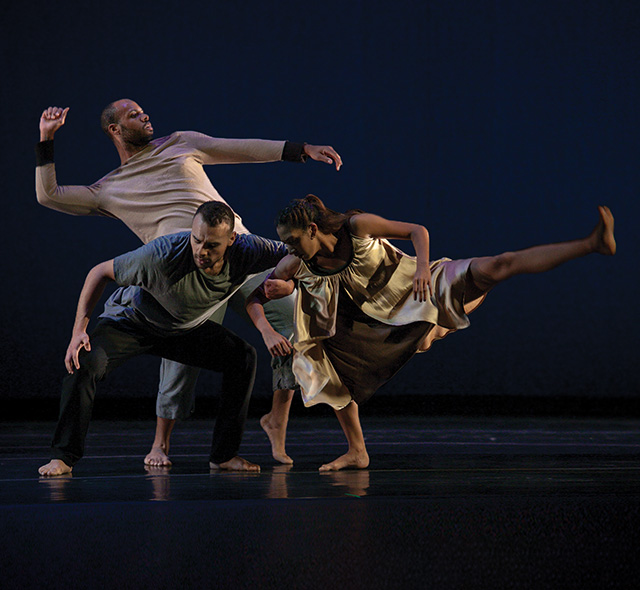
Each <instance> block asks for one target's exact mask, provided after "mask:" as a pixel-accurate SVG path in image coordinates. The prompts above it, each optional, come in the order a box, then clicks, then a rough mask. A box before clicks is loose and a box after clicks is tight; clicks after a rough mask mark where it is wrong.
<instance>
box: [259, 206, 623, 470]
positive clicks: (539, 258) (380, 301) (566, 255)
mask: <svg viewBox="0 0 640 590" xmlns="http://www.w3.org/2000/svg"><path fill="white" fill-rule="evenodd" d="M599 213H600V221H599V223H598V224H597V226H596V228H595V229H594V230H593V232H591V234H589V236H587V237H586V238H583V239H580V240H575V241H571V242H563V243H558V244H548V245H543V246H536V247H533V248H528V249H526V250H521V251H518V252H505V253H503V254H500V255H498V256H487V257H482V258H468V259H465V260H449V259H446V258H444V259H441V260H437V261H435V262H430V260H429V233H428V232H427V230H426V229H425V228H424V227H423V226H421V225H417V224H413V223H403V222H399V221H390V220H388V219H383V218H382V217H379V216H377V215H372V214H369V213H362V212H357V211H351V212H348V213H345V214H342V213H336V212H335V211H332V210H330V209H328V208H327V207H325V205H324V204H323V203H322V201H321V200H320V199H319V198H318V197H316V196H314V195H308V196H307V197H306V198H304V199H298V200H295V201H293V202H292V203H291V204H290V205H289V206H288V207H287V208H286V209H284V210H283V211H282V212H281V213H280V216H279V217H278V221H277V231H278V235H279V236H280V239H281V240H282V241H283V242H284V243H285V244H287V245H288V247H289V250H290V253H291V254H290V255H289V256H287V257H285V258H283V259H282V260H281V261H280V262H279V263H278V266H277V267H276V268H275V270H274V272H273V274H272V276H273V277H276V278H280V279H295V280H296V281H297V285H298V295H297V300H296V306H295V315H294V323H295V333H294V339H293V344H291V343H290V342H289V341H288V340H287V339H285V338H284V337H282V336H281V335H280V334H278V333H277V332H276V331H275V330H273V329H272V328H271V326H270V325H269V323H268V322H267V320H266V318H265V315H264V312H263V308H262V303H263V302H264V301H265V300H266V298H265V295H264V292H261V290H260V289H257V290H256V291H255V292H254V293H253V295H252V296H251V297H250V298H249V299H248V300H247V311H248V313H249V315H250V317H251V318H252V320H253V322H254V324H255V325H256V327H257V328H258V330H259V331H260V332H261V334H262V337H263V340H264V342H265V344H266V346H267V348H268V349H269V351H270V353H271V354H272V355H273V356H282V355H288V354H290V353H291V352H293V354H294V360H293V372H294V374H295V376H296V379H297V381H298V384H299V385H300V389H301V392H302V398H303V401H304V403H305V405H307V406H311V405H314V404H317V403H327V404H329V405H331V406H332V407H333V408H334V410H335V412H336V415H337V417H338V420H339V422H340V425H341V426H342V429H343V431H344V433H345V435H346V437H347V441H348V444H349V450H348V452H347V453H346V454H345V455H342V456H341V457H338V458H337V459H335V460H334V461H332V462H330V463H327V464H326V465H322V466H321V467H320V471H332V470H339V469H344V468H361V469H362V468H366V467H367V466H368V465H369V456H368V454H367V450H366V447H365V442H364V437H363V434H362V429H361V426H360V419H359V416H358V405H359V404H361V403H362V402H364V401H366V400H367V399H368V398H369V397H370V396H371V395H372V394H373V393H374V392H375V391H376V390H377V389H378V388H379V387H380V386H381V385H383V384H384V383H385V382H386V381H388V380H389V379H390V378H391V377H393V375H395V373H396V372H397V371H398V370H399V369H400V368H401V367H402V366H403V365H404V364H405V363H406V362H407V361H408V360H409V359H410V358H411V357H412V356H413V355H414V354H415V353H416V352H421V351H425V350H427V349H428V348H429V347H430V346H431V344H432V343H433V341H434V340H437V339H440V338H443V337H444V336H446V334H448V333H449V332H452V331H455V330H459V329H461V328H466V327H467V326H468V325H469V319H468V317H467V314H468V313H470V312H471V311H472V310H473V309H475V308H476V307H477V306H478V305H479V304H480V303H481V301H482V300H483V298H484V297H485V295H486V294H487V292H488V291H489V290H490V289H492V288H493V287H494V286H495V285H497V284H498V283H500V282H501V281H504V280H506V279H508V278H510V277H512V276H514V275H518V274H526V273H539V272H545V271H547V270H551V269H552V268H554V267H556V266H558V265H560V264H563V263H564V262H568V261H569V260H573V259H574V258H578V257H580V256H585V255H587V254H591V253H595V252H597V253H600V254H607V255H612V254H615V251H616V243H615V239H614V236H613V216H612V214H611V211H609V209H608V208H607V207H599ZM385 238H389V239H406V240H411V241H412V242H413V246H414V248H415V251H416V256H415V257H412V256H408V255H407V254H405V253H404V252H402V251H400V250H398V249H397V248H395V247H394V246H393V245H391V244H390V243H389V242H388V241H387V240H386V239H385Z"/></svg>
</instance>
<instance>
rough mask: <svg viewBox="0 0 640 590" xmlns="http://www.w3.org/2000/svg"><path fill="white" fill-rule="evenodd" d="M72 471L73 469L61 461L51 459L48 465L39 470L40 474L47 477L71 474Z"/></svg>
mask: <svg viewBox="0 0 640 590" xmlns="http://www.w3.org/2000/svg"><path fill="white" fill-rule="evenodd" d="M72 469H73V467H69V466H68V465H67V464H66V463H65V462H64V461H60V459H51V461H49V462H48V463H47V464H46V465H43V466H42V467H40V468H39V469H38V473H39V474H40V475H44V476H45V477H53V476H54V475H64V474H65V473H71V470H72Z"/></svg>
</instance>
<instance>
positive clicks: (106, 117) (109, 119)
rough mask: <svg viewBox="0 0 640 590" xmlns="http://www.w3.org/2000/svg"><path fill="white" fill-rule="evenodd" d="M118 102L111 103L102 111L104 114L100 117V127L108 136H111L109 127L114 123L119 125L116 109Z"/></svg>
mask: <svg viewBox="0 0 640 590" xmlns="http://www.w3.org/2000/svg"><path fill="white" fill-rule="evenodd" d="M116 102H118V101H117V100H114V101H113V102H111V103H109V104H108V105H107V106H106V107H104V109H103V110H102V114H101V115H100V127H102V131H104V132H105V133H106V134H107V135H109V125H111V124H112V123H118V109H117V108H116Z"/></svg>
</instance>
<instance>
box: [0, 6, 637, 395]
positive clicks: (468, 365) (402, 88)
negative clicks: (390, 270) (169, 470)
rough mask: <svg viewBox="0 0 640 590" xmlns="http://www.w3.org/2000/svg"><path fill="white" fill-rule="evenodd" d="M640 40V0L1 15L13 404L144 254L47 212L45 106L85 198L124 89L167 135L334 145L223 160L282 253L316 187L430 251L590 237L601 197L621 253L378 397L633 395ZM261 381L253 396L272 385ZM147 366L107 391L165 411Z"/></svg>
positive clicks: (229, 194)
mask: <svg viewBox="0 0 640 590" xmlns="http://www.w3.org/2000/svg"><path fill="white" fill-rule="evenodd" d="M639 25H640V4H639V3H638V2H636V1H635V0H566V1H564V2H557V0H538V1H536V2H521V1H520V0H492V1H488V0H487V1H485V0H450V1H447V2H442V1H441V2H436V1H423V2H402V1H400V2H398V1H396V2H383V1H380V0H367V1H355V0H343V1H341V2H334V1H329V2H327V1H325V2H322V3H301V2H298V1H295V2H294V1H290V0H281V1H279V2H277V3H275V2H274V3H271V2H258V1H243V2H228V1H211V0H210V1H207V2H180V3H179V2H176V3H173V2H163V1H155V2H135V3H130V4H129V3H121V4H116V3H114V4H112V5H110V6H108V7H102V8H97V7H94V6H93V5H92V4H89V3H80V2H77V3H76V2H59V3H55V4H54V3H51V4H49V3H42V2H36V3H33V2H31V3H24V4H23V5H21V6H19V5H18V3H14V4H13V6H11V7H9V8H4V9H3V15H2V25H1V27H2V36H1V40H0V43H1V44H2V72H3V81H2V85H1V90H0V92H1V93H2V106H3V108H2V111H1V113H0V117H1V118H2V127H1V129H2V133H3V140H2V164H1V165H2V167H3V171H2V172H3V173H2V178H3V180H4V183H3V191H2V192H3V195H4V215H3V221H2V227H3V231H2V240H3V251H4V253H5V263H4V273H3V275H4V280H3V288H2V309H3V311H4V314H3V321H2V322H1V324H0V326H1V327H0V330H1V332H0V336H1V342H0V347H1V348H0V354H1V357H2V380H1V384H2V385H0V395H2V396H3V397H5V398H30V397H34V398H35V397H40V396H47V397H57V396H58V386H59V379H60V377H61V376H62V374H63V366H62V358H63V354H64V350H65V348H66V345H67V341H68V337H69V334H70V330H71V325H72V321H73V315H74V310H75V304H76V298H77V294H78V292H79V290H80V287H81V285H82V281H83V279H84V276H85V274H86V272H87V271H88V269H89V268H90V267H91V266H92V265H93V264H95V263H97V262H99V261H102V260H104V259H107V258H111V257H113V256H115V255H117V254H119V253H122V252H124V251H127V250H130V249H133V248H135V247H137V246H138V242H137V239H136V238H135V237H134V236H133V235H132V234H131V233H130V232H129V231H128V230H127V229H126V228H125V227H124V226H123V225H122V224H120V223H119V222H115V221H113V220H106V219H94V218H74V217H70V216H65V215H62V214H60V213H56V212H53V211H50V210H48V209H44V208H42V207H40V206H39V205H37V203H36V200H35V196H34V187H33V144H34V143H35V142H36V141H37V138H38V119H39V116H40V113H41V112H42V110H43V109H44V108H45V107H47V106H48V105H52V104H53V105H60V106H70V107H71V110H70V112H69V115H68V118H67V124H66V125H65V127H64V128H63V129H62V130H61V131H60V132H59V133H58V134H57V136H56V163H57V171H58V179H59V182H60V183H61V184H88V183H91V182H93V181H95V180H97V179H98V178H99V177H101V176H102V175H103V174H105V173H106V172H108V171H109V170H110V169H112V168H114V167H116V166H117V164H118V160H117V157H116V153H115V150H114V149H113V147H112V146H111V144H110V143H109V142H108V140H107V139H106V138H105V137H104V136H102V134H101V132H100V129H99V126H98V117H99V113H100V111H101V109H102V107H103V106H104V105H105V104H106V103H107V102H109V101H111V100H114V99H117V98H120V97H122V96H127V97H130V98H133V99H135V100H137V101H138V102H139V103H140V104H141V105H142V106H143V107H144V108H145V110H146V111H147V112H149V113H150V115H151V117H152V120H153V123H154V127H155V129H156V134H157V135H158V136H160V135H165V134H168V133H170V132H172V131H174V130H178V129H194V130H199V131H202V132H205V133H209V134H212V135H217V136H222V137H263V138H272V139H292V140H303V141H308V142H312V143H325V142H326V143H331V144H332V145H333V146H334V147H336V149H338V150H339V152H340V153H341V155H342V156H343V159H344V162H345V164H344V168H343V170H341V171H340V172H339V173H336V172H335V171H332V170H331V169H330V168H329V167H328V166H322V165H319V164H316V163H308V164H307V165H305V166H295V165H287V164H277V165H276V164H273V165H261V166H257V165H256V166H242V167H238V166H227V167H216V168H209V170H208V171H209V174H210V176H211V177H212V179H213V182H214V184H215V185H216V187H218V189H219V190H220V192H221V193H222V194H223V196H225V198H226V199H227V200H228V201H229V202H230V203H231V204H232V205H233V206H234V208H236V209H237V210H238V212H239V213H240V214H241V215H242V216H243V217H244V219H245V222H246V224H247V225H248V227H249V228H251V229H252V230H253V231H254V232H256V233H259V234H262V235H265V236H269V237H273V236H275V232H274V229H273V225H272V219H273V218H274V216H275V214H276V212H277V210H278V209H279V208H280V207H281V206H283V205H284V204H285V203H286V202H287V201H288V200H289V199H291V198H293V197H297V196H301V195H304V194H306V193H307V192H314V193H316V194H318V195H320V196H321V197H322V198H323V199H325V200H326V202H327V203H328V204H329V205H331V206H333V207H334V208H337V209H345V208H348V207H359V208H362V209H366V210H369V211H372V212H376V213H379V214H381V215H384V216H387V217H390V218H395V219H400V220H408V221H416V222H420V223H423V224H425V225H426V226H427V227H428V228H429V230H430V232H431V237H432V255H433V257H434V258H435V257H440V256H449V257H468V256H473V255H485V254H492V253H498V252H500V251H502V250H506V249H517V248H523V247H526V246H529V245H533V244H536V243H541V242H547V241H556V240H561V239H569V238H574V237H579V236H582V235H584V234H586V233H587V232H589V231H590V230H591V228H592V227H593V225H594V223H595V221H596V205H598V204H600V203H606V204H608V205H609V206H610V207H611V208H612V210H613V211H614V213H615V214H616V217H617V230H618V241H619V254H618V255H617V256H616V257H615V258H614V259H604V258H602V257H596V256H592V257H589V258H587V259H583V260H579V261H577V262H575V263H573V264H571V265H570V266H567V267H564V268H562V269H558V270H555V271H553V272H551V273H549V274H548V275H545V276H539V277H521V278H517V279H514V280H512V281H511V282H510V283H509V284H505V285H502V286H500V287H499V288H498V289H496V291H495V292H493V293H492V294H491V295H490V297H489V298H488V300H487V302H486V303H485V304H484V305H483V307H482V308H481V309H480V310H479V311H478V312H477V313H476V314H474V315H473V316H472V327H471V328H470V329H469V330H466V331H464V332H462V333H459V334H456V335H453V336H451V337H449V338H447V339H446V340H445V341H443V342H440V343H438V344H436V345H435V346H434V348H433V349H432V351H430V352H429V353H428V354H426V355H421V356H419V357H417V358H414V359H413V360H412V361H411V363H410V364H409V366H408V367H407V368H406V369H405V370H404V372H403V373H401V374H400V375H399V376H398V377H397V378H396V380H394V381H393V382H392V384H390V385H389V386H387V387H385V388H384V390H383V391H382V392H381V394H380V395H383V394H387V393H392V392H396V391H400V392H404V393H432V394H449V393H451V394H453V395H459V394H506V395H513V396H520V395H534V396H549V399H550V400H552V399H557V398H563V397H566V396H574V397H575V396H585V397H609V396H610V397H617V396H622V397H625V396H635V395H636V394H637V392H638V389H639V387H638V385H639V381H640V380H639V377H638V374H639V373H638V370H637V361H636V354H637V351H638V336H637V333H636V330H635V328H636V321H637V319H638V313H637V310H636V305H635V295H636V293H637V291H638V277H637V252H638V238H637V230H636V226H637V218H638V204H637V194H638V167H637V162H638V156H639V155H640V153H639V152H640V150H639V149H638V125H637V123H638V116H637V105H638V98H639V95H638V68H637V64H638V54H639V50H640V47H639V36H638V34H637V32H638V30H639V29H638V26H639ZM406 247H408V248H409V247H410V245H408V244H407V245H406ZM230 320H231V318H230ZM230 323H231V326H232V327H234V328H236V329H237V330H238V331H240V332H241V333H242V334H243V335H245V336H247V337H249V338H251V339H252V341H253V342H254V343H255V344H256V345H260V344H261V341H260V340H259V338H258V337H257V333H256V334H254V333H253V332H252V331H251V330H249V329H247V328H245V327H243V326H241V325H239V324H238V323H237V322H235V321H234V320H231V322H230ZM261 358H262V360H263V361H266V360H267V357H266V354H265V355H263V356H262V357H261ZM262 365H263V369H262V370H261V373H260V379H259V387H258V391H257V394H258V395H265V394H266V393H265V392H266V390H267V389H268V379H269V370H268V368H267V367H266V362H264V363H262ZM156 366H157V363H156V362H155V361H152V360H140V361H136V362H132V363H131V364H130V366H129V367H125V368H123V369H122V370H121V371H120V372H119V374H115V375H114V376H113V379H112V380H111V381H110V385H109V386H106V387H105V388H104V389H103V394H104V395H115V394H125V395H145V396H152V395H154V392H155V386H156V379H157V373H156ZM202 387H203V390H206V389H207V388H208V381H207V379H205V381H204V384H203V385H202Z"/></svg>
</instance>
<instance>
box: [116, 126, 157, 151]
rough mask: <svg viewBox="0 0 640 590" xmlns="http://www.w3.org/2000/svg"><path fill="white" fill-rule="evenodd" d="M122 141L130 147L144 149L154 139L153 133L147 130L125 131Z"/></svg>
mask: <svg viewBox="0 0 640 590" xmlns="http://www.w3.org/2000/svg"><path fill="white" fill-rule="evenodd" d="M122 139H123V140H124V142H125V143H127V144H129V145H133V146H136V147H144V146H145V145H147V144H148V143H149V142H150V141H151V140H152V139H153V132H149V131H146V130H145V129H141V130H136V131H133V130H131V129H123V133H122Z"/></svg>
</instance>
